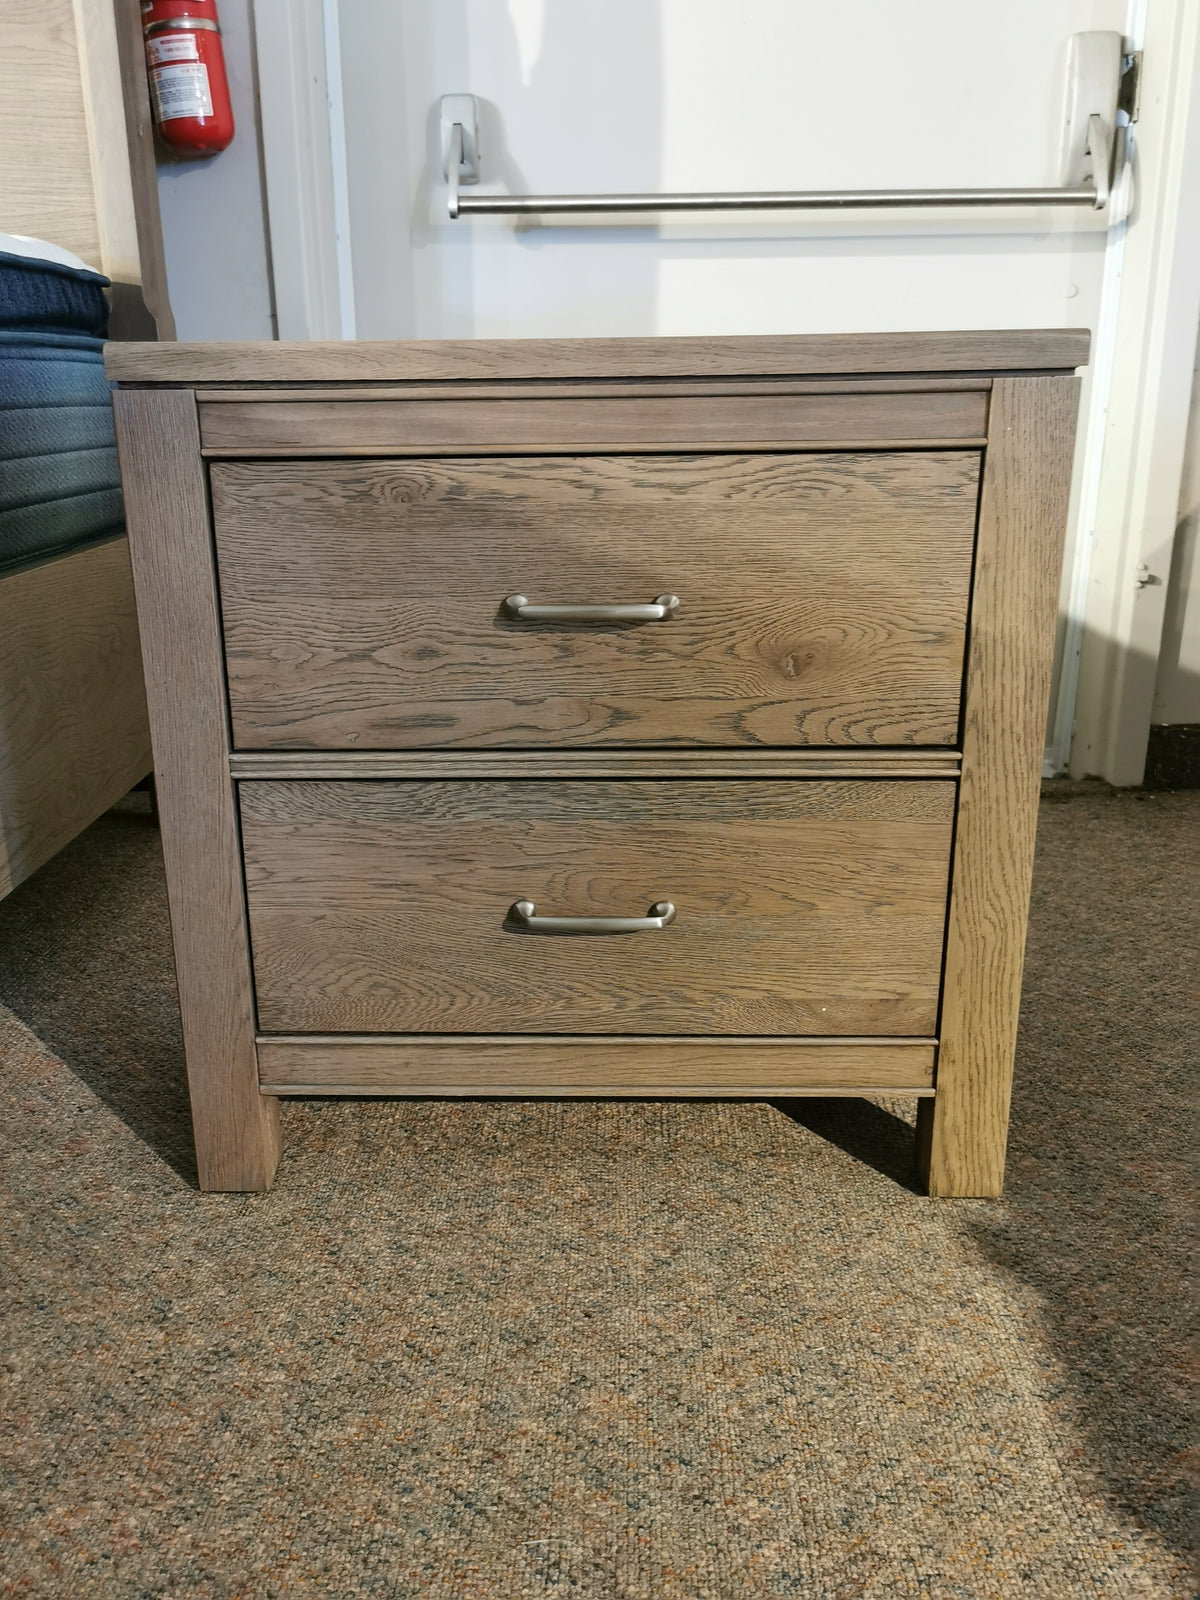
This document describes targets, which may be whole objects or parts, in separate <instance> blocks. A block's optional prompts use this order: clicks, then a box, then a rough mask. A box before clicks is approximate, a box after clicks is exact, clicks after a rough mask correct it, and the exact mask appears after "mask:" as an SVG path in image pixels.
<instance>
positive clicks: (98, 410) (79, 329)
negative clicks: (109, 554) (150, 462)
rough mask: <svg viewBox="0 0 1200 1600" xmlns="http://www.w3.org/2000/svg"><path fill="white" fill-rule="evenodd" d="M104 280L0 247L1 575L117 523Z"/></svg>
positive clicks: (105, 533)
mask: <svg viewBox="0 0 1200 1600" xmlns="http://www.w3.org/2000/svg"><path fill="white" fill-rule="evenodd" d="M107 284H108V279H107V278H104V277H101V276H100V274H99V273H97V272H87V271H84V270H80V269H77V268H75V267H67V266H59V265H58V264H57V263H56V262H51V261H38V260H32V259H30V258H28V257H25V256H16V255H9V254H7V253H6V252H3V251H0V572H4V571H6V570H7V569H9V568H12V567H17V566H24V565H25V564H26V563H28V562H30V561H37V560H44V559H45V558H46V557H48V556H52V555H61V554H63V553H64V552H66V551H68V550H73V549H75V548H77V547H78V546H80V545H85V544H91V543H94V542H95V541H97V540H99V539H106V538H111V537H112V536H113V535H114V534H116V533H120V532H121V530H122V528H123V526H124V522H123V513H122V508H121V489H120V476H119V474H118V471H117V452H116V445H115V442H114V439H113V424H112V403H111V400H110V398H109V389H108V380H107V379H106V377H105V375H104V358H103V354H102V351H103V348H104V338H103V336H104V332H105V329H106V327H107V324H108V303H107V301H106V300H105V298H104V289H105V288H106V286H107Z"/></svg>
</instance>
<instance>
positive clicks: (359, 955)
mask: <svg viewBox="0 0 1200 1600" xmlns="http://www.w3.org/2000/svg"><path fill="white" fill-rule="evenodd" d="M240 803H241V815H242V834H243V846H244V852H245V864H246V886H247V897H248V903H249V913H250V930H251V942H252V947H253V957H254V974H255V985H256V990H257V996H258V1008H259V1024H260V1027H261V1028H262V1029H263V1030H264V1032H267V1033H284V1034H306V1033H329V1034H345V1033H351V1034H440V1035H446V1034H514V1033H515V1034H530V1035H536V1034H581V1035H587V1034H601V1035H637V1034H666V1035H703V1036H710V1035H742V1036H746V1035H759V1036H772V1035H775V1036H800V1035H818V1036H824V1037H829V1036H863V1035H869V1036H880V1035H883V1036H904V1035H909V1036H913V1035H924V1036H928V1035H931V1034H932V1033H933V1031H934V1028H935V1024H936V1015H937V1002H938V987H939V980H940V971H941V954H942V937H943V929H944V924H945V910H946V893H947V882H948V875H949V862H950V842H951V828H952V819H953V812H954V785H953V783H952V782H950V781H947V780H929V781H925V780H911V779H910V780H897V781H891V780H878V779H862V780H855V781H836V782H828V781H822V780H815V779H813V780H795V781H777V780H774V779H749V780H721V781H709V780H705V779H688V780H679V781H667V780H658V779H627V780H619V781H611V782H595V781H592V780H590V779H567V780H555V781H543V780H526V779H521V780H512V781H495V780H493V781H488V782H478V783H476V782H469V781H446V782H418V781H401V782H366V781H359V782H266V781H261V782H260V781H254V782H243V783H242V784H241V785H240ZM667 902H669V903H670V905H671V906H672V907H673V908H674V910H673V914H668V913H666V912H665V911H660V910H658V909H657V908H658V907H659V906H660V905H661V904H662V903H667ZM522 906H524V907H526V908H528V907H532V908H533V909H532V910H529V909H524V910H522V909H521V907H522ZM652 908H653V909H654V911H655V914H653V915H651V914H650V913H651V910H652ZM573 918H585V919H589V920H588V921H587V922H585V923H584V924H582V925H580V924H577V923H573V922H572V921H571V920H570V919H573ZM597 918H600V919H611V918H616V919H621V920H622V922H624V921H625V919H633V926H632V927H631V928H630V929H629V930H628V931H619V932H618V931H611V932H610V931H593V926H594V925H593V923H592V921H591V919H597ZM602 927H603V924H602ZM631 1042H632V1041H631Z"/></svg>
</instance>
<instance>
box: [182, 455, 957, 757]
mask: <svg viewBox="0 0 1200 1600" xmlns="http://www.w3.org/2000/svg"><path fill="white" fill-rule="evenodd" d="M978 474H979V456H978V453H977V452H976V451H967V450H955V451H939V450H930V451H879V452H861V453H854V452H839V453H834V454H800V455H791V454H752V455H715V454H714V455H697V456H681V455H674V456H672V455H655V456H602V455H596V456H587V457H583V456H540V457H539V456H520V457H495V458H457V459H455V458H446V459H413V460H405V461H397V460H390V461H383V460H362V459H360V460H346V459H341V460H327V461H311V460H310V461H278V462H261V461H255V462H251V461H245V462H232V461H225V462H215V463H214V464H213V465H212V468H211V482H212V492H213V512H214V526H215V531H216V543H217V556H218V568H219V575H220V587H221V606H222V616H223V622H224V627H225V638H226V652H227V660H228V673H229V694H230V704H231V711H232V721H233V736H234V744H235V746H236V747H237V748H239V749H327V750H335V749H357V750H365V749H416V748H442V749H448V748H458V749H470V748H505V747H507V748H510V749H511V748H521V747H524V748H537V747H546V746H556V747H560V748H561V747H569V746H577V747H581V746H593V747H595V746H610V747H626V748H628V747H632V746H638V745H641V746H663V745H672V746H725V747H738V746H741V747H745V746H760V747H761V746H775V747H780V746H788V745H824V746H836V745H881V746H885V745H927V746H938V745H941V746H947V745H952V744H953V743H954V742H955V741H956V738H957V734H958V717H959V697H960V690H961V681H962V665H963V649H964V640H965V631H966V619H967V606H968V596H969V590H970V577H971V558H972V547H973V541H974V526H975V507H976V492H977V484H978ZM516 595H523V596H526V597H527V598H528V600H529V601H530V602H532V604H533V605H534V606H535V607H540V606H543V605H553V606H566V607H575V606H588V605H595V604H614V603H615V604H636V605H643V606H645V605H646V604H647V603H650V602H654V601H656V600H657V599H658V598H659V597H660V596H664V595H673V596H675V597H677V598H678V602H679V603H678V606H677V607H672V608H669V612H668V614H667V615H665V616H664V617H662V618H661V619H658V620H627V621H606V620H603V619H600V620H597V619H595V618H589V617H588V616H586V615H584V616H579V615H572V614H571V613H569V612H568V613H567V614H566V615H564V616H560V617H558V618H546V617H545V616H543V615H538V614H537V613H536V612H535V613H534V614H533V615H532V616H525V617H522V616H518V615H514V614H513V610H512V607H511V606H506V599H507V598H508V597H511V596H516Z"/></svg>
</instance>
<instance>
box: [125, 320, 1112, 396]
mask: <svg viewBox="0 0 1200 1600" xmlns="http://www.w3.org/2000/svg"><path fill="white" fill-rule="evenodd" d="M1089 343H1090V334H1089V333H1088V330H1087V329H1086V328H1021V329H1007V330H1000V331H994V332H989V331H976V332H954V333H839V334H824V333H815V334H786V335H780V336H774V335H767V336H759V335H755V336H741V335H739V336H736V337H721V338H695V337H687V338H645V339H441V340H425V339H409V340H380V341H362V342H354V341H339V342H324V341H316V340H313V341H308V342H300V343H286V344H285V343H264V344H252V343H242V344H216V343H213V344H178V343H166V342H164V343H160V344H154V343H142V344H110V345H108V346H107V347H106V350H105V366H106V367H107V370H108V375H109V377H110V378H112V379H114V380H115V381H117V382H118V383H122V384H143V383H144V384H155V385H159V384H180V385H186V386H189V387H190V386H192V385H194V384H224V385H228V384H259V383H261V384H289V383H304V384H313V383H359V384H362V383H406V382H420V383H430V382H434V383H437V382H447V381H469V382H486V381H490V380H505V379H508V380H526V381H528V380H531V379H534V380H536V379H542V380H547V379H566V380H570V379H575V380H579V379H605V378H607V379H620V380H623V381H626V382H628V381H630V380H637V379H643V378H735V377H736V378H772V377H776V378H777V377H789V378H794V377H860V376H861V377H875V376H881V375H888V374H940V373H945V374H962V373H974V374H979V375H981V376H985V377H990V376H1001V375H1007V374H1012V373H1047V372H1069V371H1073V370H1074V369H1075V368H1077V367H1080V366H1083V365H1084V364H1085V363H1086V361H1087V358H1088V346H1089Z"/></svg>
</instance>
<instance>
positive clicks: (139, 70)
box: [0, 0, 175, 339]
mask: <svg viewBox="0 0 1200 1600" xmlns="http://www.w3.org/2000/svg"><path fill="white" fill-rule="evenodd" d="M0 231H3V232H5V233H19V234H30V235H32V236H33V237H34V238H36V239H45V240H48V241H49V242H50V243H52V244H57V245H61V246H63V247H64V248H65V249H67V250H71V251H73V252H74V253H75V254H76V255H77V256H80V257H81V258H82V259H83V260H84V261H86V262H87V263H88V265H89V266H91V267H95V268H96V270H97V271H99V272H103V273H104V274H105V275H106V276H107V277H109V278H111V279H112V280H113V319H112V333H113V337H114V338H154V337H155V336H156V334H157V337H158V338H160V339H173V338H174V337H175V326H174V321H173V319H172V317H171V308H170V302H169V301H168V298H167V284H166V270H165V266H164V262H163V248H162V228H161V224H160V221H159V213H158V185H157V179H156V176H155V157H154V129H153V123H152V121H151V114H150V102H149V95H148V93H147V89H146V74H145V69H144V65H143V56H142V41H141V18H140V12H139V7H138V0H5V3H4V5H3V7H2V8H0ZM147 313H148V315H147Z"/></svg>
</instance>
